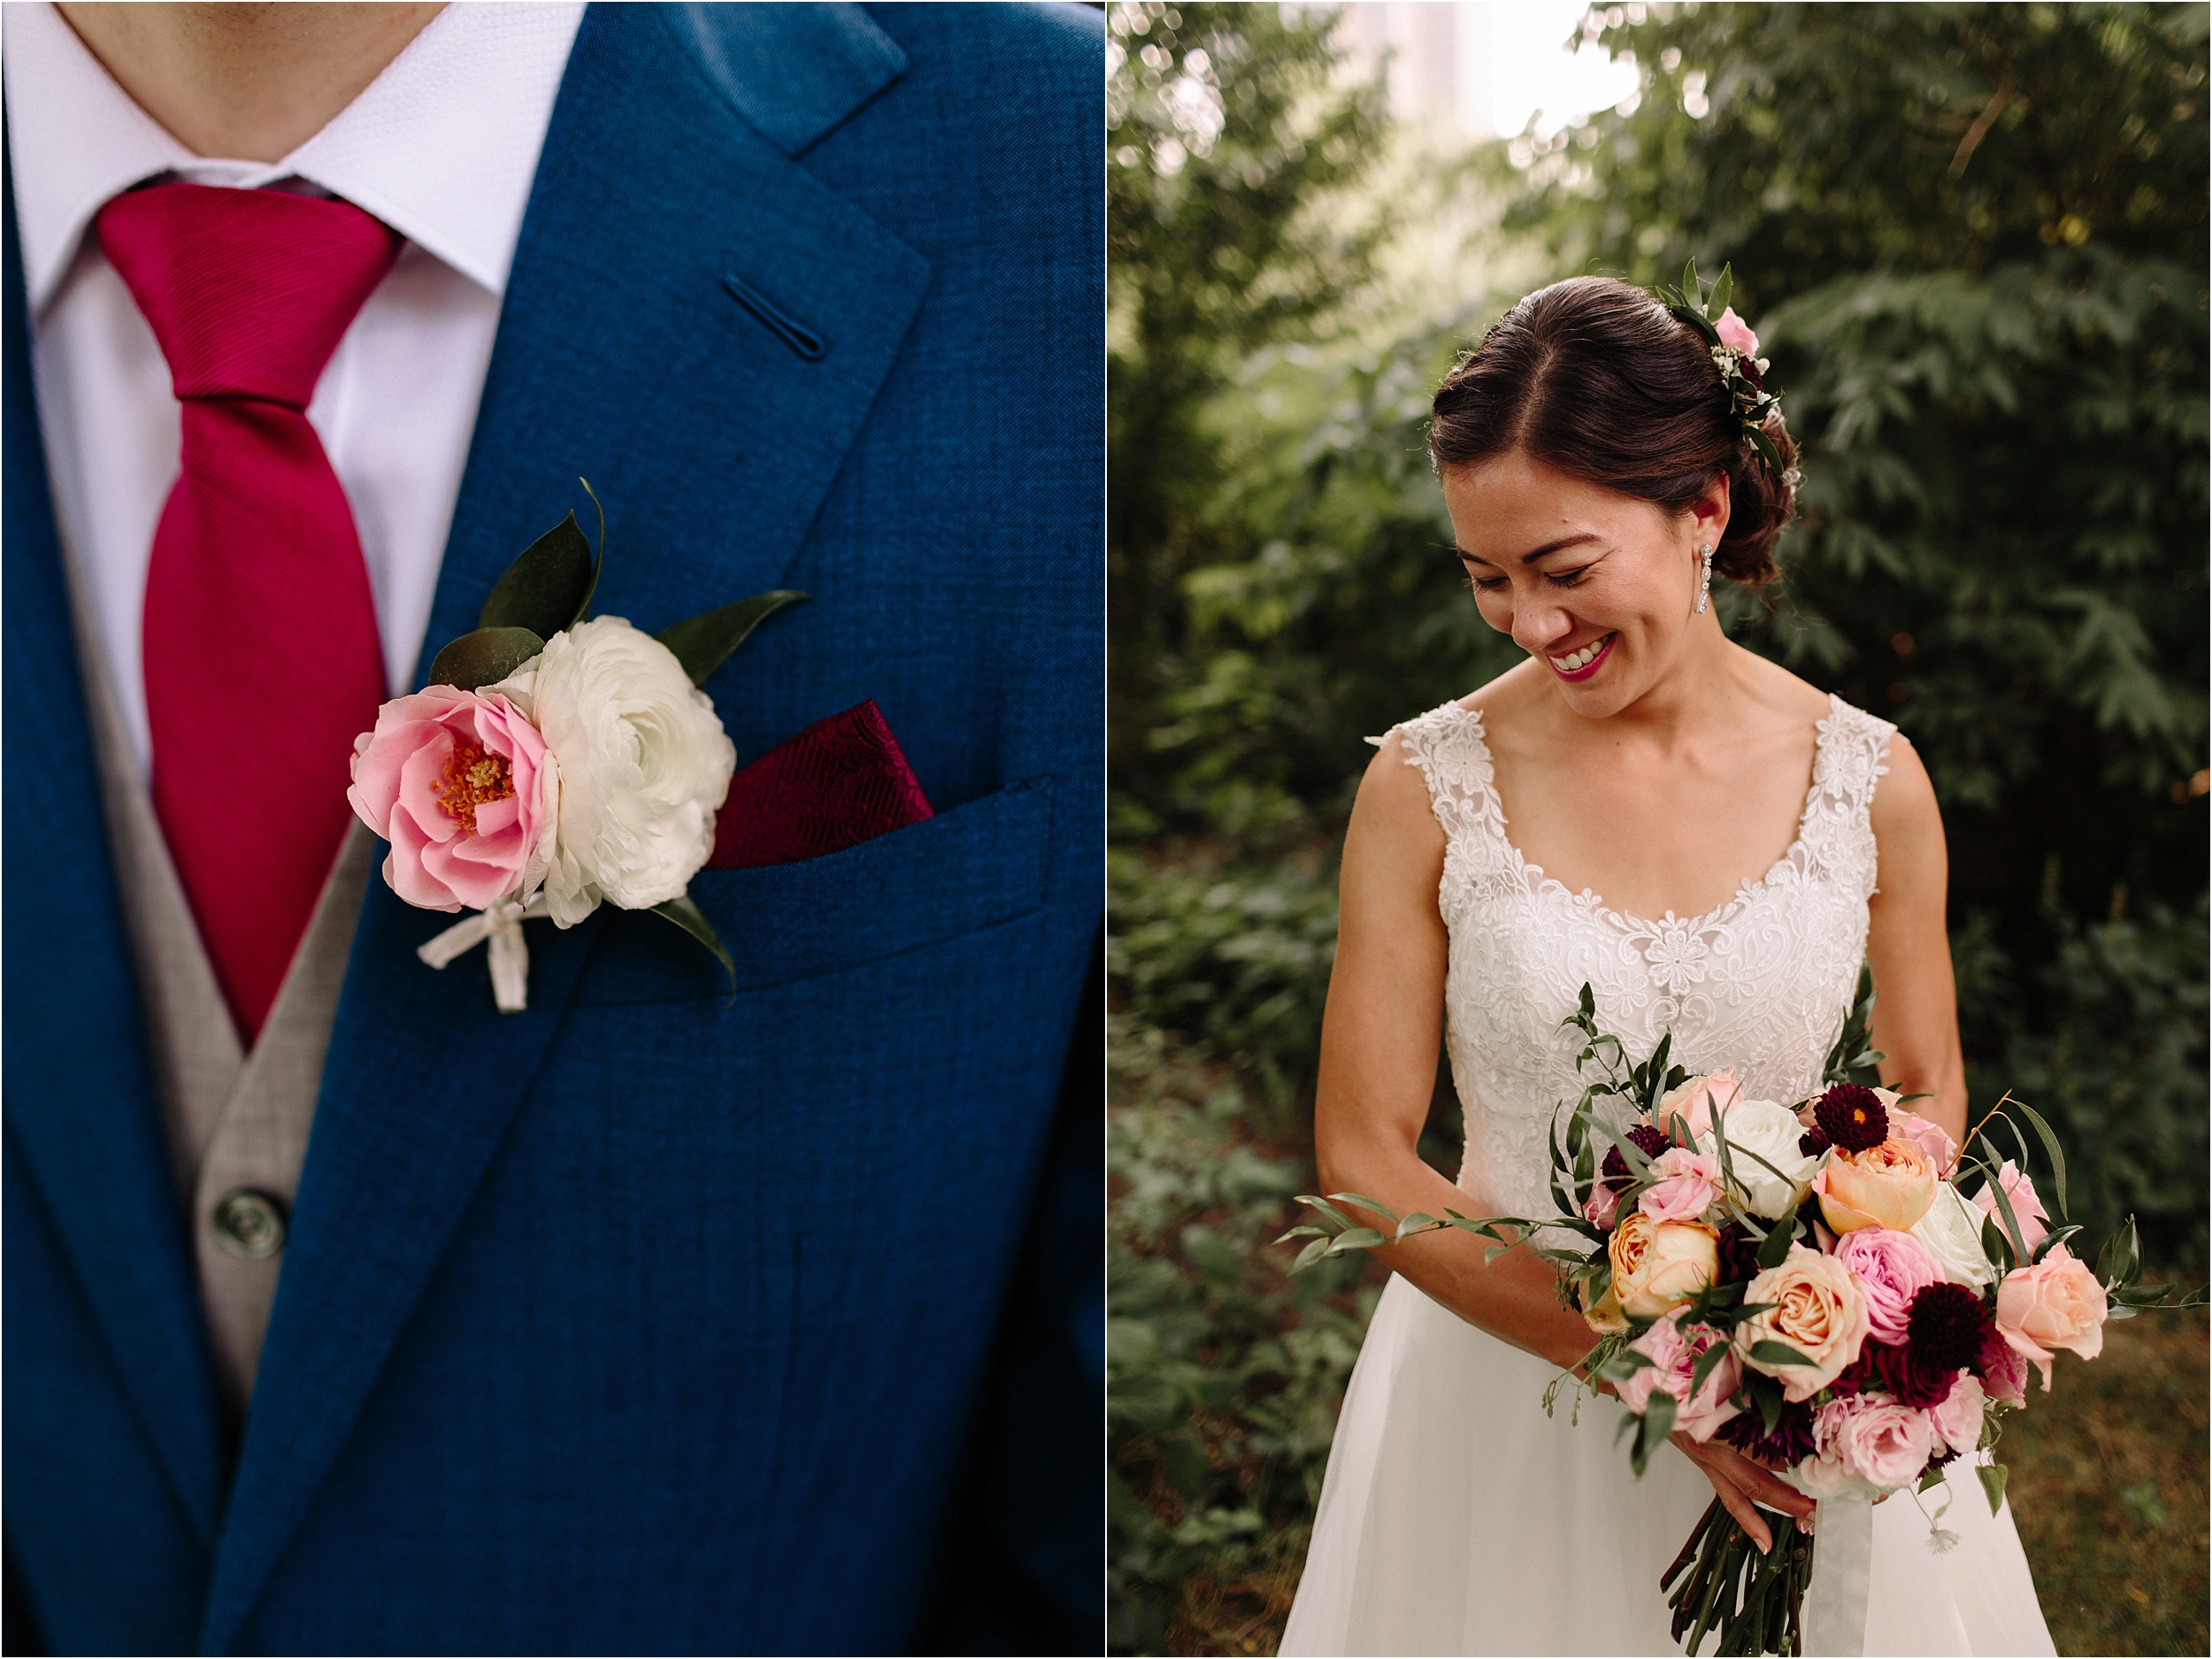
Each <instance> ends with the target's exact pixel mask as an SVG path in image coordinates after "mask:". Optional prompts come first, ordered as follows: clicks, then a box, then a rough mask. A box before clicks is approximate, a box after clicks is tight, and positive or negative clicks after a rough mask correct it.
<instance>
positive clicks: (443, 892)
mask: <svg viewBox="0 0 2212 1659" xmlns="http://www.w3.org/2000/svg"><path fill="white" fill-rule="evenodd" d="M559 787H560V786H559V777H558V773H557V770H556V768H555V766H554V764H553V760H552V757H551V756H549V754H548V753H547V752H546V747H545V740H544V739H543V738H542V737H541V736H540V735H539V734H538V731H537V728H536V727H535V726H532V725H531V724H530V722H529V721H527V720H526V719H524V718H522V716H521V715H519V714H518V713H517V712H516V711H515V709H514V705H513V704H511V703H509V702H508V701H507V699H506V698H504V697H503V696H501V695H498V694H497V693H496V692H475V691H462V690H459V689H457V688H456V687H452V686H432V687H427V688H426V689H425V690H422V691H418V692H415V693H413V694H411V695H408V696H404V697H395V698H393V699H392V700H391V701H390V702H389V703H386V704H385V705H384V706H383V707H382V708H380V709H379V710H377V711H376V729H375V730H374V731H373V732H364V733H362V734H361V735H360V736H359V737H358V738H357V739H355V740H354V745H353V787H351V788H350V789H349V790H347V791H346V800H347V801H348V802H349V803H350V804H351V805H352V807H353V810H354V811H355V812H357V813H358V814H359V815H360V818H361V821H362V822H363V823H365V824H366V825H367V826H369V827H370V828H371V829H373V830H374V831H375V832H376V833H378V834H379V835H381V836H382V837H383V838H384V839H385V840H386V841H389V842H391V844H392V850H391V855H390V856H388V858H386V859H385V861H384V879H385V880H387V881H388V882H389V883H390V884H391V887H392V891H393V892H395V893H396V894H398V895H399V896H400V897H401V898H403V899H404V900H406V901H407V902H408V903H410V904H413V905H417V906H419V907H420V908H422V909H424V910H460V909H461V908H462V907H463V906H466V907H467V908H469V909H470V910H486V909H488V908H489V907H490V906H491V905H493V904H495V903H496V902H498V901H499V900H501V899H503V898H512V897H516V896H518V895H524V894H526V892H527V891H528V890H529V889H530V888H531V887H534V886H536V884H537V883H538V882H539V881H540V880H541V879H543V877H544V874H545V866H546V862H547V853H548V848H547V845H546V843H547V842H548V841H550V839H551V835H550V831H551V829H552V826H553V822H554V818H555V815H556V810H557V805H558V801H559Z"/></svg>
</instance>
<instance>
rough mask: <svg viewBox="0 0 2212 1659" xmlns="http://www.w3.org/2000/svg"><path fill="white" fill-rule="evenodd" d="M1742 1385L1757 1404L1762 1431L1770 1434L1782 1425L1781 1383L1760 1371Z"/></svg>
mask: <svg viewBox="0 0 2212 1659" xmlns="http://www.w3.org/2000/svg"><path fill="white" fill-rule="evenodd" d="M1744 1386H1745V1387H1746V1388H1747V1389H1748V1390H1749V1391H1750V1394H1751V1398H1752V1399H1753V1400H1754V1401H1755V1402H1756V1403H1757V1405H1758V1408H1759V1421H1760V1424H1761V1426H1762V1429H1763V1432H1765V1433H1767V1434H1769V1435H1771V1434H1772V1433H1773V1432H1774V1431H1775V1430H1777V1429H1778V1428H1780V1427H1781V1426H1782V1385H1781V1384H1780V1383H1778V1382H1776V1381H1775V1380H1774V1379H1773V1378H1771V1377H1769V1376H1766V1375H1765V1374H1763V1373H1760V1374H1757V1375H1755V1376H1754V1377H1752V1378H1751V1379H1748V1380H1747V1382H1746V1383H1745V1385H1744Z"/></svg>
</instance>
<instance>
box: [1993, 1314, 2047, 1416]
mask: <svg viewBox="0 0 2212 1659" xmlns="http://www.w3.org/2000/svg"><path fill="white" fill-rule="evenodd" d="M1974 1369H1975V1370H1976V1371H1979V1372H1980V1373H1981V1379H1982V1387H1983V1389H1984V1391H1985V1393H1987V1394H1988V1395H1989V1397H1990V1398H1991V1399H1992V1400H1995V1401H1999V1402H2002V1403H2003V1404H2005V1405H2008V1406H2024V1405H2025V1404H2027V1403H2028V1362H2027V1361H2026V1359H2024V1357H2022V1356H2020V1355H2019V1354H2016V1353H2015V1352H2014V1351H2013V1348H2012V1344H2011V1343H2009V1342H2008V1341H2006V1340H2005V1339H2004V1338H2003V1337H2001V1336H2000V1335H1999V1334H1998V1333H1997V1328H1996V1326H1994V1325H1992V1326H1991V1327H1990V1329H1989V1334H1988V1335H1987V1336H1986V1337H1985V1338H1984V1339H1983V1340H1982V1356H1981V1358H1980V1359H1979V1360H1978V1362H1976V1363H1975V1366H1974ZM2043 1386H2044V1387H2045V1388H2046V1389H2048V1388H2049V1387H2050V1386H2051V1385H2050V1384H2049V1383H2048V1382H2046V1383H2045V1384H2044V1385H2043Z"/></svg>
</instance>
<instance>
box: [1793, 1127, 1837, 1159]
mask: <svg viewBox="0 0 2212 1659" xmlns="http://www.w3.org/2000/svg"><path fill="white" fill-rule="evenodd" d="M1833 1144H1834V1143H1833V1142H1832V1141H1830V1140H1829V1139H1828V1137H1827V1136H1826V1135H1824V1134H1823V1133H1820V1131H1819V1130H1817V1129H1808V1130H1807V1131H1806V1132H1805V1133H1803V1134H1801V1135H1800V1136H1798V1137H1797V1149H1798V1151H1799V1152H1801V1153H1802V1154H1803V1155H1804V1156H1807V1157H1809V1158H1816V1157H1818V1156H1820V1155H1821V1154H1822V1153H1824V1152H1825V1151H1826V1150H1827V1149H1828V1148H1830V1147H1831V1146H1832V1145H1833Z"/></svg>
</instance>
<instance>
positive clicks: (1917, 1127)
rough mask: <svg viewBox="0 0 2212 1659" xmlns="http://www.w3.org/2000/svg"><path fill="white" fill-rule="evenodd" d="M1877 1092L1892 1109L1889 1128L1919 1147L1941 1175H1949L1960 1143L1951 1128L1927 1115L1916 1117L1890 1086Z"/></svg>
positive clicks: (1904, 1139)
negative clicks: (1948, 1129)
mask: <svg viewBox="0 0 2212 1659" xmlns="http://www.w3.org/2000/svg"><path fill="white" fill-rule="evenodd" d="M1874 1092H1875V1094H1878V1095H1880V1096H1882V1097H1883V1098H1882V1104H1883V1105H1884V1106H1886V1107H1887V1108H1888V1109H1889V1132H1890V1133H1891V1134H1893V1135H1894V1136H1896V1137H1897V1139H1899V1140H1900V1141H1911V1142H1912V1143H1913V1145H1915V1146H1916V1147H1918V1148H1920V1150H1921V1152H1922V1153H1923V1154H1924V1156H1926V1158H1927V1160H1928V1162H1929V1164H1931V1165H1932V1166H1933V1168H1934V1170H1935V1172H1936V1173H1937V1174H1938V1175H1947V1174H1949V1173H1950V1171H1951V1166H1952V1165H1953V1164H1956V1163H1957V1162H1958V1161H1959V1143H1958V1142H1957V1141H1954V1140H1952V1139H1951V1136H1950V1132H1949V1131H1947V1130H1946V1129H1945V1128H1944V1126H1943V1125H1941V1124H1932V1123H1930V1122H1929V1121H1928V1120H1927V1119H1926V1118H1916V1117H1914V1116H1913V1115H1912V1114H1911V1113H1910V1112H1909V1111H1906V1110H1903V1109H1902V1108H1901V1107H1900V1106H1898V1104H1897V1103H1896V1097H1895V1096H1894V1095H1893V1094H1891V1093H1890V1091H1889V1090H1887V1089H1886V1088H1878V1089H1876V1090H1875V1091H1874Z"/></svg>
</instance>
